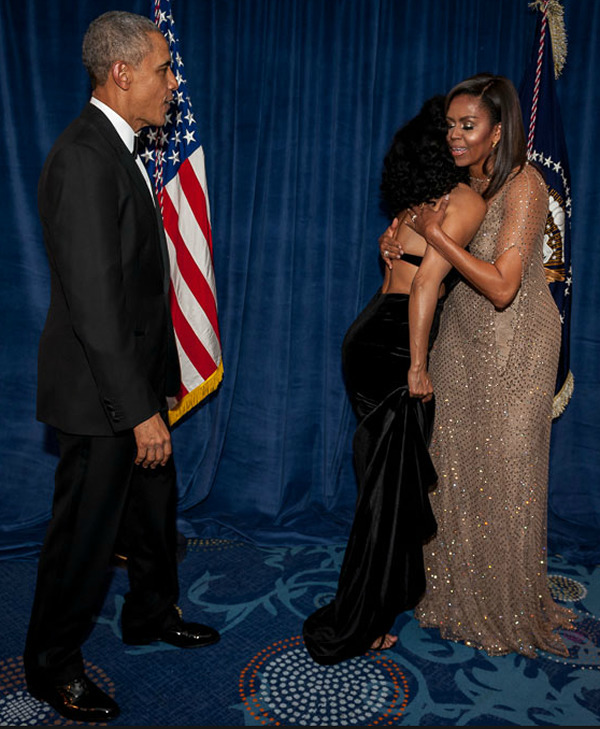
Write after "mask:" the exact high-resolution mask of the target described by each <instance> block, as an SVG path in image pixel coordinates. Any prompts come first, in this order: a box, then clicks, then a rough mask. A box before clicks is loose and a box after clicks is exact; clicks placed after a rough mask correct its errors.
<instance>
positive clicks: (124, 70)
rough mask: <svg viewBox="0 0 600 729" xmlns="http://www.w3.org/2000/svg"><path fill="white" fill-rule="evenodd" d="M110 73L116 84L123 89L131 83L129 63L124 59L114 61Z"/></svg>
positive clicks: (125, 89)
mask: <svg viewBox="0 0 600 729" xmlns="http://www.w3.org/2000/svg"><path fill="white" fill-rule="evenodd" d="M110 73H111V76H112V80H113V81H114V82H115V83H116V85H117V86H118V87H119V88H120V89H123V91H127V89H128V88H129V86H130V85H131V68H130V66H129V64H128V63H125V61H115V63H113V66H112V68H111V70H110Z"/></svg>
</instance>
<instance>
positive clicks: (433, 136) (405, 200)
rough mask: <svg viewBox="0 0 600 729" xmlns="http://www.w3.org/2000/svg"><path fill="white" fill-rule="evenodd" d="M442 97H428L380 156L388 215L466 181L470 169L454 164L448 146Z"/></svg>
mask: <svg viewBox="0 0 600 729" xmlns="http://www.w3.org/2000/svg"><path fill="white" fill-rule="evenodd" d="M447 132H448V125H447V123H446V111H445V97H444V96H442V95H441V94H440V95H436V96H433V97H432V98H431V99H428V100H427V101H426V102H425V103H424V104H423V106H422V108H421V111H420V112H419V113H418V114H417V116H415V117H414V118H413V119H411V120H410V121H409V122H407V123H406V124H405V125H404V126H402V127H401V128H400V129H398V131H397V132H396V133H395V135H394V138H393V140H392V144H391V146H390V148H389V150H388V152H387V154H386V156H385V158H384V160H383V174H382V177H381V185H380V191H381V201H382V205H383V208H384V209H385V211H386V213H387V214H388V215H389V216H390V217H394V216H396V215H397V214H398V213H400V212H402V211H403V210H406V208H408V207H409V206H411V205H419V204H420V203H423V202H424V203H427V202H431V201H433V200H436V199H437V198H439V197H442V195H445V194H446V193H448V192H450V190H452V189H453V188H454V187H456V185H458V183H459V182H464V183H466V184H468V181H469V172H468V170H467V169H466V168H460V167H457V166H456V165H455V164H454V159H453V158H452V155H451V154H450V150H449V149H448V143H447V141H446V134H447Z"/></svg>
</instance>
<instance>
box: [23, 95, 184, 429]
mask: <svg viewBox="0 0 600 729" xmlns="http://www.w3.org/2000/svg"><path fill="white" fill-rule="evenodd" d="M38 208H39V214H40V219H41V222H42V227H43V231H44V242H45V245H46V250H47V253H48V259H49V262H50V274H51V300H50V308H49V310H48V316H47V319H46V323H45V326H44V330H43V332H42V336H41V339H40V346H39V355H38V397H37V417H38V419H39V420H41V421H43V422H46V423H49V424H50V425H53V426H55V427H57V428H59V429H61V430H63V431H65V432H67V433H72V434H79V435H112V434H114V433H118V432H120V431H124V430H127V429H129V428H132V427H133V426H134V425H137V424H138V423H140V422H142V421H143V420H145V419H146V418H149V417H150V416H152V415H153V414H154V413H156V412H158V411H159V410H164V409H165V406H166V402H165V398H166V395H173V394H175V393H176V391H177V389H178V387H179V364H178V360H177V353H176V349H175V343H174V335H173V325H172V322H171V316H170V312H169V305H168V280H169V274H168V257H167V251H166V244H165V239H164V232H163V229H162V222H161V220H160V213H159V212H158V211H157V209H156V208H155V206H154V204H153V200H152V196H151V194H150V192H149V190H148V187H147V186H146V183H145V181H144V178H143V175H142V173H141V172H140V170H139V169H138V167H137V165H136V163H135V160H134V159H133V156H132V155H131V153H130V152H129V150H128V149H127V147H126V146H125V144H124V143H123V141H122V140H121V138H120V137H119V135H118V133H117V132H116V130H115V129H114V127H113V126H112V124H111V123H110V121H109V120H108V119H107V118H106V116H105V115H104V114H103V113H102V112H101V111H100V110H99V109H97V108H96V107H95V106H93V105H91V104H88V105H87V106H86V107H85V109H84V110H83V112H82V113H81V116H79V118H77V119H76V120H75V121H74V122H72V124H71V125H70V126H69V127H67V129H66V130H65V131H64V132H63V133H62V134H61V136H60V137H59V138H58V140H57V141H56V143H55V144H54V146H53V148H52V150H51V151H50V154H49V155H48V158H47V159H46V162H45V164H44V167H43V170H42V174H41V177H40V181H39V186H38Z"/></svg>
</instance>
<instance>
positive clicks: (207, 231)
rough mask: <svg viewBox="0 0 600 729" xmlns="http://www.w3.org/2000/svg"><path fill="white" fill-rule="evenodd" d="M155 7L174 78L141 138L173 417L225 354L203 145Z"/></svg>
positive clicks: (167, 7) (213, 378)
mask: <svg viewBox="0 0 600 729" xmlns="http://www.w3.org/2000/svg"><path fill="white" fill-rule="evenodd" d="M152 15H153V20H154V22H155V23H156V25H157V26H158V28H159V29H160V30H161V31H162V33H163V35H164V36H165V38H166V39H167V42H168V43H169V48H170V50H171V58H172V61H173V73H174V75H175V78H176V79H177V82H178V84H179V88H178V89H177V90H176V91H175V92H174V94H173V101H172V104H171V108H170V109H169V112H168V114H167V123H166V124H165V126H164V127H160V128H151V129H148V130H146V131H145V132H144V134H143V135H142V136H141V138H140V142H141V145H142V151H141V152H140V155H141V157H142V159H143V160H144V163H145V165H146V168H147V170H148V173H149V175H150V178H151V180H152V181H153V183H154V188H155V191H156V196H157V199H158V202H159V204H160V209H161V213H162V219H163V223H164V228H165V235H166V238H167V246H168V249H169V259H170V268H171V286H170V302H171V314H172V317H173V328H174V330H175V338H176V342H177V351H178V354H179V362H180V365H181V388H180V391H179V393H178V394H177V396H176V397H175V398H174V399H172V400H171V401H170V402H169V421H170V423H171V424H174V423H175V422H177V420H179V418H181V417H182V416H183V415H185V413H187V412H188V411H189V410H191V409H192V408H193V407H194V406H196V405H197V404H198V403H200V402H201V401H202V400H203V399H204V398H205V397H206V396H207V395H209V394H210V393H211V392H214V391H215V390H216V388H217V387H218V385H219V383H220V382H221V380H222V378H223V359H222V353H221V339H220V334H219V324H218V320H217V295H216V286H215V276H214V269H213V250H212V235H211V222H210V206H209V200H208V188H207V184H206V173H205V164H204V151H203V149H202V145H201V144H200V140H199V134H198V127H197V125H196V119H195V117H194V112H193V110H192V103H191V100H190V96H189V93H188V90H187V82H186V78H185V74H184V64H183V60H182V57H181V53H180V51H179V39H178V37H177V32H176V30H175V23H174V20H173V13H172V10H171V2H170V0H154V5H153V13H152Z"/></svg>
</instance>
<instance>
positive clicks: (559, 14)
mask: <svg viewBox="0 0 600 729" xmlns="http://www.w3.org/2000/svg"><path fill="white" fill-rule="evenodd" d="M529 7H530V8H537V9H538V10H539V11H540V12H542V13H546V16H547V18H548V28H549V30H550V39H551V40H552V59H553V60H554V78H558V77H559V76H560V74H561V72H562V70H563V67H564V65H565V63H566V61H567V31H566V28H565V11H564V9H563V6H562V5H561V4H560V2H559V0H534V1H533V2H531V3H529Z"/></svg>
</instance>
